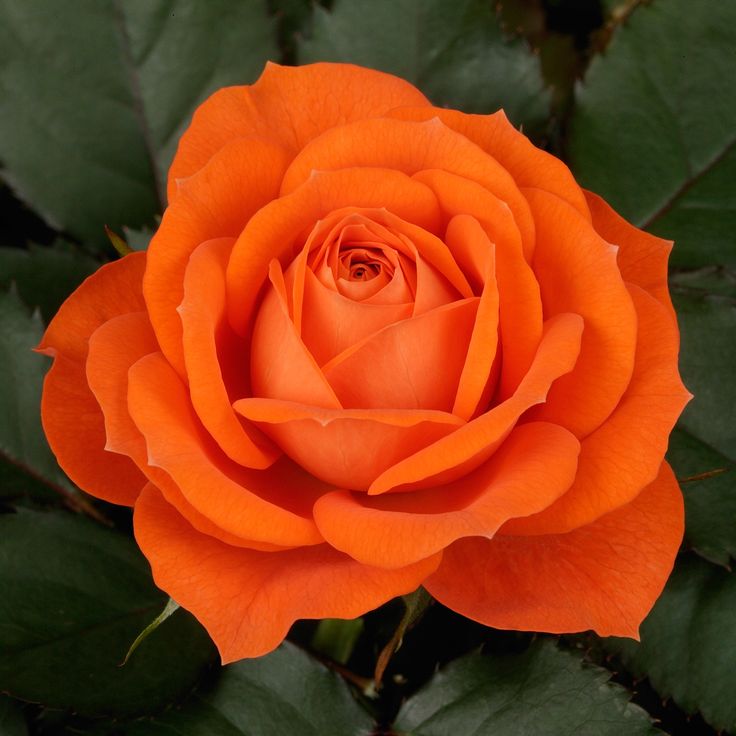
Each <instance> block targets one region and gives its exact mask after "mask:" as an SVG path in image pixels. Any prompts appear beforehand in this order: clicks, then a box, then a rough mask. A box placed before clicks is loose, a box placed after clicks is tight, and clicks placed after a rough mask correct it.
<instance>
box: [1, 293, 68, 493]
mask: <svg viewBox="0 0 736 736" xmlns="http://www.w3.org/2000/svg"><path fill="white" fill-rule="evenodd" d="M42 334H43V322H42V321H41V316H40V314H39V313H38V312H34V313H33V314H30V313H29V312H28V310H27V309H26V307H25V305H24V304H22V302H21V301H20V299H19V298H18V296H17V293H16V292H15V290H13V289H11V290H10V291H8V292H6V293H2V292H0V365H2V366H3V380H2V384H0V465H5V466H9V467H7V468H5V469H3V471H2V472H0V479H2V480H3V483H2V484H0V497H2V496H8V495H16V493H18V492H19V491H22V485H23V480H22V478H23V476H30V478H31V479H34V481H33V482H34V484H35V486H36V487H38V486H39V484H45V485H48V486H50V487H53V488H56V489H59V490H62V491H63V490H65V489H66V490H67V492H68V489H69V488H70V486H69V484H68V481H67V480H66V479H65V476H64V474H63V473H62V471H61V469H60V468H59V466H58V464H57V462H56V459H55V458H54V456H53V455H52V454H51V450H50V449H49V446H48V444H47V442H46V437H45V436H44V433H43V429H42V428H41V420H40V416H39V406H40V404H41V387H42V385H43V377H44V374H45V373H46V368H47V365H48V359H47V358H44V357H43V356H40V355H36V354H35V353H33V352H32V350H33V348H34V347H35V346H36V345H38V342H39V340H40V339H41V335H42Z"/></svg>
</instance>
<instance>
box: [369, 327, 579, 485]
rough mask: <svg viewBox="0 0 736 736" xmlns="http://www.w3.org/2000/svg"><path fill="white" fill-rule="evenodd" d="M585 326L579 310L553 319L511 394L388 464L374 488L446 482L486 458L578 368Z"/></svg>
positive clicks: (471, 468)
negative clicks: (525, 415) (470, 419)
mask: <svg viewBox="0 0 736 736" xmlns="http://www.w3.org/2000/svg"><path fill="white" fill-rule="evenodd" d="M582 331H583V321H582V319H581V318H580V317H579V316H578V315H576V314H564V315H557V316H556V317H554V318H553V319H551V320H548V321H547V322H546V323H545V331H544V336H543V337H542V341H541V342H540V344H539V350H538V351H537V355H536V356H535V359H534V362H533V363H532V366H531V368H530V369H529V372H528V373H527V375H526V376H525V377H524V380H523V381H522V382H521V384H520V385H519V388H518V390H517V391H516V393H515V394H514V395H513V396H512V397H511V398H509V399H507V400H506V401H504V402H503V403H501V404H499V405H497V406H495V407H494V408H493V409H491V410H490V411H488V412H486V413H485V414H482V415H481V416H479V417H478V418H477V419H474V420H473V421H471V422H468V423H467V424H464V425H463V426H462V427H460V428H459V429H457V430H456V431H455V432H453V433H452V434H450V435H448V436H447V437H445V438H443V439H441V440H439V441H438V442H435V443H434V444H433V445H428V446H427V447H425V448H424V449H423V450H420V451H419V452H417V453H415V454H414V455H410V456H409V457H407V458H406V459H405V460H402V461H401V462H400V463H397V464H396V465H393V466H392V467H390V468H388V469H387V470H386V471H385V472H384V473H383V474H382V475H380V476H379V477H378V478H376V479H375V480H374V481H373V483H372V484H371V487H370V488H369V490H368V493H369V494H370V495H378V494H381V493H386V492H387V491H390V490H414V489H416V488H426V487H428V486H431V485H443V484H444V483H449V482H451V481H453V480H456V479H457V478H459V477H461V476H462V475H464V474H465V473H469V472H471V471H473V470H475V468H477V467H479V466H480V465H481V464H483V463H484V462H485V461H486V460H487V459H488V458H489V457H490V456H491V455H492V454H493V453H494V452H495V451H496V449H497V448H498V447H499V445H500V444H501V443H502V442H503V440H504V439H505V438H506V436H507V435H508V434H509V432H510V431H511V430H512V428H513V427H514V425H515V424H516V422H517V421H518V419H519V417H520V416H521V414H523V413H524V412H525V411H526V410H527V409H529V407H530V406H534V405H535V404H538V403H541V402H543V401H544V400H545V397H546V396H547V393H548V392H549V390H550V386H551V385H552V384H553V382H554V381H556V380H558V379H559V377H560V376H563V375H565V374H566V373H568V372H569V371H570V370H572V368H573V366H574V365H575V361H576V360H577V357H578V353H579V352H580V340H581V335H582ZM400 487H402V488H400Z"/></svg>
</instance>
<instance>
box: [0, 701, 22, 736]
mask: <svg viewBox="0 0 736 736" xmlns="http://www.w3.org/2000/svg"><path fill="white" fill-rule="evenodd" d="M0 736H28V727H27V726H26V719H25V718H24V717H23V712H22V711H21V706H20V703H18V702H17V701H14V700H11V699H10V698H9V697H7V695H0Z"/></svg>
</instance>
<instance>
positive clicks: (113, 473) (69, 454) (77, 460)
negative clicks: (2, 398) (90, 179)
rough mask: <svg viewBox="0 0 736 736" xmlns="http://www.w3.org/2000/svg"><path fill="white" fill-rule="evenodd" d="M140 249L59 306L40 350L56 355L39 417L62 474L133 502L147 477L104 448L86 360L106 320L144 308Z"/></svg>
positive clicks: (107, 496) (91, 489) (92, 278)
mask: <svg viewBox="0 0 736 736" xmlns="http://www.w3.org/2000/svg"><path fill="white" fill-rule="evenodd" d="M145 265H146V255H145V254H144V253H134V254H132V255H129V256H127V257H126V258H122V259H120V260H118V261H115V262H114V263H110V264H108V265H106V266H103V267H102V268H100V269H99V270H98V271H97V272H96V273H94V274H93V275H92V276H90V277H89V278H88V279H87V280H86V281H85V282H84V283H83V284H82V285H81V286H80V287H79V288H78V289H77V290H76V291H75V292H74V293H73V294H72V295H71V296H70V297H69V298H68V299H67V300H66V301H65V302H64V304H63V305H62V306H61V308H60V309H59V311H58V312H57V314H56V316H55V317H54V319H53V320H52V321H51V323H50V324H49V326H48V329H47V330H46V334H45V335H44V337H43V339H42V340H41V344H40V345H39V346H38V351H39V352H41V353H44V354H45V355H51V356H53V357H54V364H53V365H52V367H51V370H49V372H48V373H47V374H46V379H45V381H44V390H43V398H42V400H41V417H42V420H43V428H44V432H45V433H46V437H47V439H48V441H49V444H50V445H51V449H52V450H53V451H54V454H55V455H56V459H57V460H58V461H59V465H61V467H62V468H63V469H64V472H65V473H66V474H67V475H68V476H69V477H70V478H71V479H72V480H73V481H74V482H75V483H76V484H77V485H78V486H79V487H80V488H82V489H84V490H85V491H87V492H88V493H91V494H92V495H93V496H97V497H98V498H102V499H104V500H106V501H110V502H111V503H119V504H123V505H126V506H132V505H133V503H134V501H135V499H136V497H137V496H138V493H139V492H140V489H141V488H142V487H143V485H144V483H145V478H144V477H143V475H142V474H141V472H140V471H139V470H138V468H136V466H135V464H134V463H133V462H132V461H131V460H130V459H129V458H127V457H123V456H122V455H116V454H113V453H110V452H107V451H106V450H105V446H106V443H107V438H106V435H105V422H104V418H103V416H102V412H101V411H100V406H99V404H98V403H97V401H96V400H95V397H94V395H93V394H92V392H91V391H90V389H89V387H88V386H87V380H86V374H85V363H86V360H87V352H88V342H89V338H90V336H91V335H92V333H93V332H94V331H95V330H96V329H97V328H98V327H99V326H100V325H102V324H104V323H105V322H106V321H107V320H109V319H112V318H114V317H117V316H118V315H120V314H126V313H128V312H139V311H141V310H143V309H144V308H145V305H144V303H143V295H142V293H141V280H142V278H143V270H144V268H145Z"/></svg>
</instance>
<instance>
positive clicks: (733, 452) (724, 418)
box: [673, 288, 736, 460]
mask: <svg viewBox="0 0 736 736" xmlns="http://www.w3.org/2000/svg"><path fill="white" fill-rule="evenodd" d="M673 301H674V304H675V307H676V309H677V318H678V321H679V324H680V331H681V335H682V343H681V347H680V370H681V373H682V378H683V381H684V382H685V385H686V386H687V387H688V389H689V390H690V391H691V392H692V393H693V394H694V396H695V397H694V399H693V400H692V401H691V402H690V403H689V404H688V406H687V407H686V409H685V411H684V413H683V415H682V418H681V419H680V426H681V427H682V428H683V429H685V430H686V431H687V432H689V433H690V434H691V435H693V436H694V437H697V438H698V439H699V440H701V441H703V442H705V443H706V444H707V445H710V446H711V447H712V448H713V449H714V450H716V451H718V452H720V453H721V454H722V455H725V456H726V457H728V458H730V459H731V460H736V424H735V423H734V421H733V407H734V406H736V375H734V365H736V340H734V335H736V299H732V298H730V297H724V296H716V295H713V296H710V295H697V294H692V293H684V292H681V291H680V290H678V289H675V288H673Z"/></svg>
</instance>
